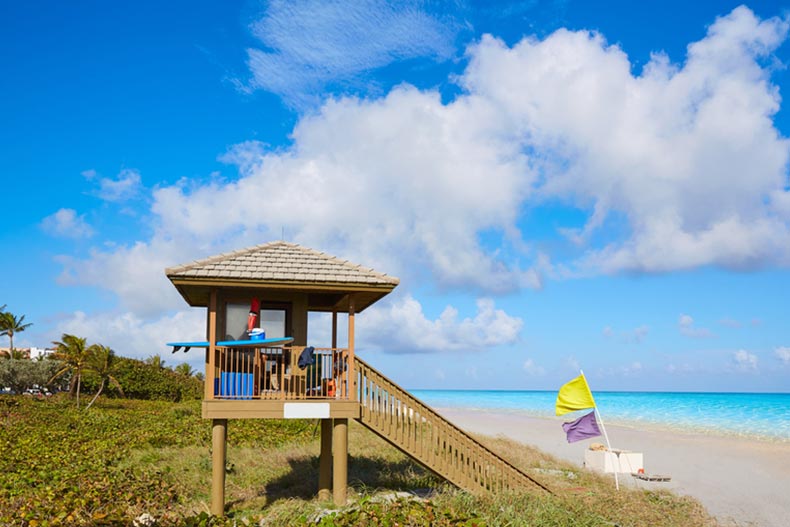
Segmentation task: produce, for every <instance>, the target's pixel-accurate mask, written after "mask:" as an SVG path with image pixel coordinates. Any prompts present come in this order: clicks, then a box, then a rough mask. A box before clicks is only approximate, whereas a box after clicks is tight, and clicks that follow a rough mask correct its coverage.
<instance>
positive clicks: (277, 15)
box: [247, 0, 455, 108]
mask: <svg viewBox="0 0 790 527" xmlns="http://www.w3.org/2000/svg"><path fill="white" fill-rule="evenodd" d="M251 29H252V33H253V35H254V36H255V37H257V38H258V39H259V40H260V41H261V43H262V44H263V45H264V46H265V47H266V48H267V49H268V51H263V50H260V49H255V48H251V49H248V50H247V54H248V66H249V68H250V71H251V73H252V78H251V80H250V83H249V87H248V88H247V89H255V88H260V89H264V90H267V91H271V92H273V93H276V94H278V95H280V96H281V97H283V99H284V100H285V102H286V103H288V104H289V105H291V106H295V107H299V108H303V107H306V106H311V105H312V104H315V103H316V102H318V101H319V100H320V99H319V93H320V92H321V91H322V90H323V89H324V88H326V86H327V84H329V83H331V82H340V83H342V84H345V85H346V86H348V85H349V84H354V83H355V81H359V80H360V79H359V77H360V75H362V74H364V73H365V72H368V71H370V70H375V69H377V68H381V67H383V66H386V65H387V64H390V63H392V62H398V61H402V60H408V59H414V58H420V57H429V58H440V59H444V58H448V57H449V56H450V55H452V53H453V39H454V37H455V30H454V29H453V27H452V25H449V24H448V23H446V22H443V21H441V20H439V19H437V18H436V17H433V16H431V15H430V14H428V13H427V12H426V11H424V10H423V9H421V4H420V3H419V2H416V1H409V0H407V1H406V2H398V3H394V4H393V3H391V2H385V1H383V0H353V1H350V2H323V1H319V0H299V1H279V0H278V1H274V2H271V3H270V4H269V5H268V7H267V9H266V12H265V13H264V15H263V17H262V18H261V19H260V20H258V21H256V22H255V23H254V24H252V27H251ZM360 85H361V83H360Z"/></svg>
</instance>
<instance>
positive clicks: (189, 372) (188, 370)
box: [173, 362, 195, 377]
mask: <svg viewBox="0 0 790 527" xmlns="http://www.w3.org/2000/svg"><path fill="white" fill-rule="evenodd" d="M173 371H175V372H176V373H178V374H180V375H183V376H184V377H192V376H193V375H194V374H195V370H193V369H192V366H190V365H189V363H187V362H182V363H181V364H179V365H178V366H176V367H175V368H173Z"/></svg>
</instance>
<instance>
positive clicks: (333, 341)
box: [332, 309, 337, 348]
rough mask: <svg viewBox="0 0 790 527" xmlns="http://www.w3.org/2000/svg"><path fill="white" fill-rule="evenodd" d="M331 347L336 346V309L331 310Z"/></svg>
mask: <svg viewBox="0 0 790 527" xmlns="http://www.w3.org/2000/svg"><path fill="white" fill-rule="evenodd" d="M332 348H337V309H333V310H332Z"/></svg>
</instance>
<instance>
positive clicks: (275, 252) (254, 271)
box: [165, 241, 399, 305]
mask: <svg viewBox="0 0 790 527" xmlns="http://www.w3.org/2000/svg"><path fill="white" fill-rule="evenodd" d="M165 274H167V277H168V278H169V279H170V280H171V281H172V282H173V284H174V285H175V286H176V287H177V288H178V289H179V291H180V292H181V294H182V295H183V296H184V298H185V299H186V300H187V302H189V303H190V304H191V305H204V302H203V300H200V299H199V298H198V297H200V298H202V297H203V294H199V295H197V296H196V295H195V294H194V293H196V291H193V289H195V288H196V287H197V288H198V289H200V290H201V291H202V290H203V289H205V288H200V287H199V286H200V285H201V284H206V285H208V284H213V285H214V286H220V287H247V288H255V289H260V288H267V287H276V288H278V289H280V290H282V289H283V288H288V287H292V288H293V289H294V290H299V291H325V290H333V291H341V290H347V291H348V292H352V291H357V290H363V291H369V292H378V293H380V294H376V295H373V296H375V297H376V298H375V299H378V298H380V297H381V296H384V295H385V294H387V293H388V292H390V291H391V290H392V289H393V288H394V287H395V286H396V285H398V282H399V281H398V279H397V278H395V277H392V276H388V275H386V274H383V273H379V272H377V271H374V270H373V269H370V268H368V267H363V266H361V265H357V264H353V263H351V262H349V261H347V260H342V259H340V258H337V257H335V256H331V255H329V254H326V253H322V252H319V251H316V250H313V249H310V248H307V247H303V246H301V245H298V244H295V243H288V242H284V241H278V242H271V243H265V244H262V245H256V246H254V247H249V248H246V249H241V250H238V251H234V252H230V253H224V254H219V255H216V256H212V257H209V258H204V259H202V260H197V261H194V262H191V263H188V264H184V265H178V266H175V267H169V268H167V269H165ZM375 299H374V298H371V299H370V300H371V302H369V303H372V301H375ZM369 303H368V305H369Z"/></svg>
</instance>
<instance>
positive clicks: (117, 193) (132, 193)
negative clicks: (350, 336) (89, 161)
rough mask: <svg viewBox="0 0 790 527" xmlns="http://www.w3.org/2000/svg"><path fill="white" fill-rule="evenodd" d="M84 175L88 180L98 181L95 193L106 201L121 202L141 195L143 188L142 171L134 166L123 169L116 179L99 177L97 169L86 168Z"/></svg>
mask: <svg viewBox="0 0 790 527" xmlns="http://www.w3.org/2000/svg"><path fill="white" fill-rule="evenodd" d="M82 175H83V176H84V177H85V179H87V180H88V181H96V182H97V183H98V186H99V188H98V189H96V190H95V191H94V195H96V196H97V197H98V198H100V199H103V200H104V201H109V202H112V203H119V202H122V201H127V200H129V199H132V198H134V197H136V196H138V195H139V193H140V192H141V190H142V179H141V177H140V172H139V171H138V170H136V169H133V168H124V169H122V170H121V171H120V172H119V173H118V175H117V176H116V177H115V179H110V178H103V177H98V174H97V173H96V171H95V170H85V171H84V172H82Z"/></svg>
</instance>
